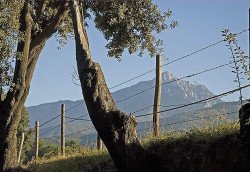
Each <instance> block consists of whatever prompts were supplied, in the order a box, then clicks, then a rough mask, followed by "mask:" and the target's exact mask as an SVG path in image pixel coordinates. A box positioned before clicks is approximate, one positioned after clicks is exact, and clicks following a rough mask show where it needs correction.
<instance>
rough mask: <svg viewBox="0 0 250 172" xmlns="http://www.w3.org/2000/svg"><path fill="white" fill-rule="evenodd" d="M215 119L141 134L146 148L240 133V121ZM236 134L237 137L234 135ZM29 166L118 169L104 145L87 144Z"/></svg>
mask: <svg viewBox="0 0 250 172" xmlns="http://www.w3.org/2000/svg"><path fill="white" fill-rule="evenodd" d="M212 123H213V122H211V123H210V124H209V123H208V124H207V126H205V127H202V128H199V127H197V126H196V127H192V128H190V130H189V131H185V130H179V131H175V130H173V129H171V130H169V131H165V132H161V134H160V136H159V137H156V138H154V137H153V135H152V133H151V132H148V133H145V134H143V135H142V137H141V144H142V145H143V147H144V148H145V149H146V150H150V147H152V146H154V145H157V146H158V147H162V148H163V147H164V146H165V145H167V144H168V145H169V144H170V145H171V144H172V145H175V144H178V143H184V142H186V141H188V143H189V144H190V143H191V144H194V145H195V144H196V143H197V142H199V143H202V144H204V146H205V145H206V144H207V143H208V142H211V141H214V140H218V139H220V138H223V137H225V136H227V135H235V136H236V135H237V133H238V131H239V124H238V123H233V122H228V123H224V124H223V123H219V124H218V125H213V124H212ZM235 138H237V137H235ZM26 169H27V170H30V171H34V172H49V171H59V172H66V171H76V172H77V171H90V172H92V171H93V172H94V171H103V172H105V171H111V172H113V171H116V168H115V166H114V163H113V161H112V159H111V157H110V155H109V154H108V151H107V150H106V149H105V148H104V149H103V150H101V151H98V150H97V149H91V148H89V147H85V148H84V151H83V152H81V153H75V154H73V155H69V156H66V157H62V156H55V157H51V158H41V159H37V160H35V161H33V162H31V163H30V164H29V165H27V166H26Z"/></svg>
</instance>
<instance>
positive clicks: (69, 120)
mask: <svg viewBox="0 0 250 172" xmlns="http://www.w3.org/2000/svg"><path fill="white" fill-rule="evenodd" d="M248 30H249V29H247V30H243V31H241V32H239V33H238V35H239V34H242V33H244V32H246V31H248ZM223 41H224V40H220V41H217V42H214V43H212V44H210V45H207V46H204V47H202V48H200V49H198V50H196V51H194V52H192V53H190V54H187V55H185V56H182V57H179V58H177V59H174V60H172V61H170V62H168V63H165V64H163V65H161V66H162V67H163V66H167V65H170V64H172V63H175V62H178V61H180V60H183V59H185V58H188V57H190V56H192V55H194V54H197V53H200V52H202V51H204V50H206V49H208V48H210V47H213V46H215V45H218V44H220V43H221V42H223ZM233 63H235V62H228V63H225V64H221V65H219V66H215V67H212V68H209V69H206V70H203V71H199V72H196V73H192V74H189V75H186V76H183V77H180V78H175V79H172V80H170V81H167V82H164V83H161V85H166V84H170V83H173V82H177V81H181V80H184V79H187V78H191V77H195V76H198V75H201V74H205V73H208V72H212V71H215V70H217V69H220V68H223V67H226V66H229V65H230V64H233ZM155 69H156V68H154V69H151V70H149V71H146V72H144V73H142V74H140V75H137V76H135V77H133V78H131V79H129V80H126V81H124V82H121V83H119V84H117V85H115V86H113V87H110V88H109V89H113V88H116V87H119V86H121V85H123V84H125V83H128V82H130V81H133V80H135V79H137V78H140V77H142V76H144V75H146V74H148V73H150V72H153V71H155ZM249 86H250V84H248V85H245V86H242V87H239V88H236V89H233V90H230V91H227V92H223V93H221V94H218V95H214V96H211V97H207V98H204V99H201V100H197V101H193V102H189V103H182V104H170V105H163V104H162V105H159V106H160V107H161V108H167V109H163V110H160V111H158V112H157V113H159V114H160V113H161V114H163V113H165V112H169V111H174V110H178V109H182V108H184V107H188V106H193V105H197V104H201V103H207V102H211V101H215V100H218V99H221V98H222V97H225V96H228V95H230V94H233V93H235V92H238V91H240V90H242V89H245V88H247V87H249ZM154 88H155V86H152V87H149V88H146V89H144V90H142V91H138V92H136V93H135V94H132V95H129V96H127V97H125V98H123V99H121V100H118V101H116V103H118V104H119V103H121V102H124V101H126V100H128V99H131V98H133V97H136V96H139V95H141V94H142V93H145V92H147V91H149V90H152V89H154ZM84 103H85V101H80V102H79V103H77V104H76V105H74V106H72V107H70V108H68V109H66V110H65V111H64V113H65V112H69V111H72V110H73V109H75V108H77V107H79V106H80V105H83V104H84ZM153 107H154V105H148V106H145V107H142V108H140V109H138V110H135V111H132V112H131V114H137V113H139V112H143V111H145V110H149V109H152V108H153ZM236 113H237V112H236V111H234V112H227V113H224V114H215V115H209V116H203V117H195V118H193V119H188V120H181V121H176V122H171V123H166V124H162V125H160V127H164V126H171V125H176V124H182V123H187V122H193V121H199V120H205V119H209V118H214V117H218V116H224V115H229V114H236ZM151 115H153V113H143V114H139V115H135V117H136V118H137V119H139V118H142V117H147V116H151ZM60 116H61V115H55V116H54V117H52V118H51V119H49V120H47V121H45V122H43V123H42V124H41V125H40V126H39V127H40V128H41V127H45V126H46V125H47V124H49V123H51V122H52V121H54V120H56V119H58V118H59V117H60ZM88 117H89V114H85V115H81V116H77V117H73V115H70V116H65V119H66V120H67V121H66V122H65V124H69V123H72V122H75V121H85V122H88V123H87V124H90V125H92V123H91V120H90V119H89V118H88ZM60 126H61V124H59V125H56V126H53V127H51V128H49V129H48V130H46V131H44V132H43V133H41V134H40V136H46V134H48V133H51V132H52V131H54V130H56V129H58V128H59V127H60ZM91 129H94V127H93V126H90V127H88V128H85V129H81V130H79V131H76V132H73V133H69V134H66V135H65V137H69V136H73V135H77V134H81V133H83V132H86V131H88V130H91ZM149 129H151V127H147V128H144V129H141V130H137V132H138V133H140V132H142V131H146V130H149ZM81 135H82V136H84V135H87V134H86V133H85V134H81ZM60 138H61V137H51V138H47V139H50V140H51V142H57V141H58V140H59V139H60Z"/></svg>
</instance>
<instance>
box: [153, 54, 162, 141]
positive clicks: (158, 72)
mask: <svg viewBox="0 0 250 172" xmlns="http://www.w3.org/2000/svg"><path fill="white" fill-rule="evenodd" d="M155 71H156V81H155V97H154V109H153V135H154V137H157V136H159V134H160V123H159V116H160V114H159V113H158V112H159V111H160V103H161V55H157V56H156V70H155Z"/></svg>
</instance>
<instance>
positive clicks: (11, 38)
mask: <svg viewBox="0 0 250 172" xmlns="http://www.w3.org/2000/svg"><path fill="white" fill-rule="evenodd" d="M22 6H23V0H3V1H0V28H1V30H0V93H1V92H3V89H4V87H6V86H10V84H11V81H12V75H13V67H12V62H13V57H14V56H15V47H16V45H17V42H18V39H19V38H18V35H19V34H18V29H19V16H20V11H21V9H22Z"/></svg>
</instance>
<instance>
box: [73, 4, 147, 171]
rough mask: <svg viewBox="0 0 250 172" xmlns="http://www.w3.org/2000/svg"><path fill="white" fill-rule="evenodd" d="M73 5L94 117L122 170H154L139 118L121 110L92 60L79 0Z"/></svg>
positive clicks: (78, 58) (86, 90)
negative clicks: (140, 138)
mask: <svg viewBox="0 0 250 172" xmlns="http://www.w3.org/2000/svg"><path fill="white" fill-rule="evenodd" d="M70 8H71V13H72V20H73V26H74V32H75V42H76V61H77V68H78V74H79V78H80V82H81V87H82V94H83V97H84V100H85V102H86V105H87V109H88V112H89V114H90V118H91V120H92V122H93V124H94V126H95V128H96V130H97V131H98V133H99V135H100V137H101V139H102V140H103V142H104V143H105V145H106V147H107V149H108V151H109V153H110V155H111V157H112V159H113V161H114V163H115V166H116V167H117V168H118V170H119V171H151V170H150V167H149V164H148V163H147V161H146V158H145V152H144V149H143V148H142V146H141V145H140V143H139V141H138V139H137V134H136V126H137V121H136V119H135V117H134V116H132V115H129V116H128V115H126V114H125V113H123V112H121V111H119V109H118V108H117V106H116V104H115V102H114V100H113V98H112V96H111V94H110V91H109V89H108V87H107V84H106V81H105V78H104V75H103V73H102V69H101V66H100V65H99V64H98V63H95V62H93V61H92V59H91V55H90V50H89V46H88V38H87V34H86V31H85V28H84V25H83V18H82V16H81V12H80V8H79V5H78V1H77V0H71V4H70Z"/></svg>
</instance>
